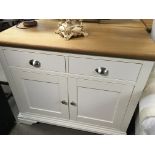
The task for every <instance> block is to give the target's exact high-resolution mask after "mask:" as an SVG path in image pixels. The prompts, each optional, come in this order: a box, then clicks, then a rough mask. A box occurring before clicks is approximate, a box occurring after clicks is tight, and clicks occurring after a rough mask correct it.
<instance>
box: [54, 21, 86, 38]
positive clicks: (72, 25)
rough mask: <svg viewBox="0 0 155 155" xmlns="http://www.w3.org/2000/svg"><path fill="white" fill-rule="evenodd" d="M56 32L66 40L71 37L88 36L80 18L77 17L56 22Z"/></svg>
mask: <svg viewBox="0 0 155 155" xmlns="http://www.w3.org/2000/svg"><path fill="white" fill-rule="evenodd" d="M56 33H57V34H59V35H60V36H62V37H64V38H65V39H66V40H69V39H71V38H72V37H79V36H84V37H85V36H88V33H87V32H86V31H85V29H84V25H83V23H82V20H79V19H66V20H62V21H61V22H60V23H59V24H58V30H57V31H56Z"/></svg>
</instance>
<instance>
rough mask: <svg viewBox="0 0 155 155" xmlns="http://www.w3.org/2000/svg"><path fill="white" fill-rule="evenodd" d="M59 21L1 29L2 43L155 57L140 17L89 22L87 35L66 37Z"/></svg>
mask: <svg viewBox="0 0 155 155" xmlns="http://www.w3.org/2000/svg"><path fill="white" fill-rule="evenodd" d="M57 25H58V21H56V20H39V21H38V26H37V27H34V28H30V29H18V28H16V27H15V26H14V27H12V28H10V29H8V30H5V31H3V32H1V33H0V45H1V46H11V47H22V48H34V49H45V50H51V51H60V52H67V53H75V54H77V53H80V54H86V55H87V54H90V55H101V56H109V57H123V58H132V59H145V60H155V42H153V41H152V40H151V38H150V36H149V35H148V34H147V32H146V31H145V28H144V25H143V24H142V23H141V22H140V21H138V20H137V21H133V20H118V21H116V20H115V21H114V22H110V23H109V24H108V23H106V24H98V23H85V26H86V30H87V32H88V34H89V35H88V36H87V37H80V38H74V39H71V40H69V41H66V40H64V39H63V38H62V37H60V36H59V35H57V34H55V30H56V29H57Z"/></svg>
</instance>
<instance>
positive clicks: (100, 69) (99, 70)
mask: <svg viewBox="0 0 155 155" xmlns="http://www.w3.org/2000/svg"><path fill="white" fill-rule="evenodd" d="M95 72H96V73H98V74H100V75H105V76H107V75H108V73H109V71H108V70H107V69H106V68H104V67H98V68H96V69H95Z"/></svg>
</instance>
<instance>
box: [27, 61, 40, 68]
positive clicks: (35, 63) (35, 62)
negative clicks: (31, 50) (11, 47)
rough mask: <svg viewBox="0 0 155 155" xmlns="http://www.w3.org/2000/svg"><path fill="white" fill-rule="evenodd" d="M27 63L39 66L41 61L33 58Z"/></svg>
mask: <svg viewBox="0 0 155 155" xmlns="http://www.w3.org/2000/svg"><path fill="white" fill-rule="evenodd" d="M29 64H30V65H31V66H33V67H36V68H39V67H40V66H41V63H40V62H39V61H37V60H33V59H32V60H30V61H29Z"/></svg>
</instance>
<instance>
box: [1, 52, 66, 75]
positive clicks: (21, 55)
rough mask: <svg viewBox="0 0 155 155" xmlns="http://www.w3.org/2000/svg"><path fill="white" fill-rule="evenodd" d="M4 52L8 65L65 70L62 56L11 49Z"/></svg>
mask: <svg viewBox="0 0 155 155" xmlns="http://www.w3.org/2000/svg"><path fill="white" fill-rule="evenodd" d="M4 53H5V56H6V59H7V62H8V65H9V66H15V67H22V68H30V69H41V70H49V71H58V72H65V57H63V56H57V55H48V54H38V53H30V52H25V51H23V52H22V51H21V52H20V51H11V50H10V51H5V52H4ZM35 60H36V61H35Z"/></svg>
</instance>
